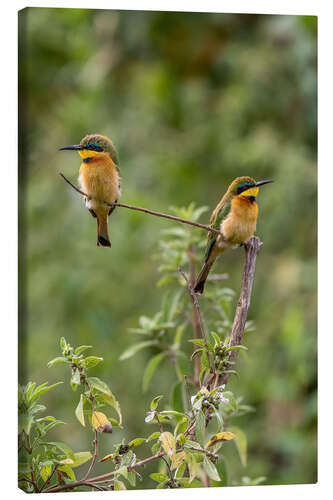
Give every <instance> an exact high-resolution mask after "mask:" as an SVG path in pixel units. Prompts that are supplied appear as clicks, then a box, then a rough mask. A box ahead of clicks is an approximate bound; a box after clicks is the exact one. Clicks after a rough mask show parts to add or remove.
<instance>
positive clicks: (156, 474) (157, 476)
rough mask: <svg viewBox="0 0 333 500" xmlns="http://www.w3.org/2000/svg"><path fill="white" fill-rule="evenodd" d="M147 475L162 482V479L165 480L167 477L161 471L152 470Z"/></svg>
mask: <svg viewBox="0 0 333 500" xmlns="http://www.w3.org/2000/svg"><path fill="white" fill-rule="evenodd" d="M149 477H150V478H151V479H153V480H154V481H157V482H158V483H162V481H167V480H168V479H169V478H168V476H167V475H166V474H162V473H161V472H153V473H152V474H149Z"/></svg>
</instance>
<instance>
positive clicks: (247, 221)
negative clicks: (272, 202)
mask: <svg viewBox="0 0 333 500" xmlns="http://www.w3.org/2000/svg"><path fill="white" fill-rule="evenodd" d="M257 217H258V205H257V202H256V201H254V202H251V201H250V200H249V199H248V198H247V197H246V196H235V197H234V198H233V199H232V202H231V210H230V213H229V215H228V216H227V218H226V219H225V220H224V221H223V222H222V224H221V231H222V232H223V235H224V237H225V238H226V239H227V240H228V243H230V245H237V244H241V243H245V242H246V241H248V240H249V239H250V238H251V236H253V234H254V232H255V230H256V223H257Z"/></svg>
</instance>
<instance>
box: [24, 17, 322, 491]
mask: <svg viewBox="0 0 333 500" xmlns="http://www.w3.org/2000/svg"><path fill="white" fill-rule="evenodd" d="M316 58H317V19H316V18H315V17H309V16H305V17H304V16H272V15H245V14H244V15H243V14H240V15H238V14H237V15H236V14H198V13H167V12H130V11H106V10H79V9H77V10H76V9H49V8H29V9H26V10H24V11H21V13H20V61H19V64H20V68H19V86H20V99H19V109H20V131H19V135H20V137H19V139H20V141H19V144H20V239H21V245H20V339H19V343H20V372H21V373H20V379H21V382H22V383H26V382H27V381H28V380H34V381H36V382H38V383H42V382H44V381H46V380H47V381H48V382H49V383H53V382H56V381H58V380H65V381H66V382H65V384H64V385H63V386H61V387H60V388H56V389H55V390H54V391H53V392H50V393H49V394H48V395H47V396H46V397H45V402H46V404H47V405H48V414H50V415H55V416H56V417H57V418H60V419H61V420H64V421H66V422H67V425H66V426H62V427H57V428H56V429H55V430H53V431H52V436H51V438H53V440H58V441H65V442H67V443H68V444H69V445H70V446H71V447H72V448H73V449H74V450H75V451H83V450H86V449H90V446H91V440H92V434H90V433H89V432H87V431H85V430H84V429H83V428H82V427H81V426H80V424H78V422H77V420H76V419H75V416H74V407H75V406H76V404H77V402H78V401H77V400H78V394H75V393H73V392H72V390H71V388H70V386H69V383H68V381H69V375H70V374H69V371H67V370H66V368H64V367H62V366H59V367H58V366H57V367H54V368H52V369H47V367H46V363H47V361H49V360H50V359H52V358H53V357H55V356H57V355H59V338H60V337H61V336H65V337H66V339H67V341H69V342H70V343H71V344H72V345H78V344H92V345H93V346H94V351H93V353H94V354H96V355H101V356H103V357H104V360H105V362H104V363H103V364H102V365H101V366H99V367H97V368H96V369H94V371H95V373H94V374H95V375H96V376H98V377H100V378H102V379H103V380H105V381H106V382H107V383H109V385H110V387H111V388H112V390H113V392H114V393H115V394H116V396H117V397H118V400H119V402H120V404H121V407H122V410H123V414H124V426H125V430H124V431H122V430H115V432H114V433H113V434H112V435H110V436H105V437H104V438H103V450H104V451H105V453H107V452H109V451H111V450H112V444H113V443H115V442H119V440H120V437H119V436H124V437H125V438H126V439H132V438H133V437H136V436H147V435H149V434H150V432H153V430H156V429H155V428H153V427H154V426H147V424H144V416H145V410H146V409H147V405H148V403H149V401H150V400H151V398H152V396H155V395H157V394H163V393H167V392H168V390H169V388H170V386H171V385H172V383H173V382H174V381H175V375H174V372H173V370H172V368H171V367H168V366H167V365H166V364H165V365H161V368H160V370H159V373H158V375H157V376H156V377H155V382H154V384H153V385H151V388H150V389H149V391H148V392H147V394H144V395H143V394H142V391H141V377H142V373H143V370H144V367H145V366H146V362H147V359H148V355H149V353H148V352H145V351H144V352H142V353H139V354H138V355H137V356H135V357H134V358H131V359H130V360H127V361H123V362H121V361H119V356H120V354H121V353H122V352H123V351H124V349H125V348H127V347H128V346H129V345H130V344H131V342H133V341H134V339H133V335H132V334H130V333H128V331H127V330H128V328H129V327H136V326H137V324H138V322H137V321H138V317H139V316H140V315H142V314H144V315H147V316H152V315H153V314H154V313H155V312H156V311H157V310H158V309H159V306H160V299H161V295H162V291H161V289H159V288H156V282H157V280H158V279H159V273H158V272H157V264H158V263H157V262H156V261H154V260H153V259H152V255H153V254H154V253H156V252H157V250H158V240H159V238H160V231H161V230H162V229H166V228H168V227H170V226H169V224H170V223H169V222H168V221H165V220H162V219H157V218H154V217H151V216H148V215H143V214H138V213H136V212H131V211H128V210H125V209H118V210H116V211H115V212H114V214H113V215H112V218H111V220H110V222H111V224H110V228H111V231H110V233H111V240H112V249H111V251H108V250H103V249H101V248H97V247H96V234H95V233H96V228H95V225H96V222H95V220H94V219H93V218H92V217H91V216H90V214H89V213H88V212H87V211H86V209H85V208H84V205H83V202H82V200H81V199H80V196H79V195H78V194H77V193H75V192H74V191H73V190H72V189H71V188H70V187H69V186H68V185H66V184H65V183H64V181H63V180H62V179H61V178H60V177H59V172H60V171H61V172H63V173H64V174H65V175H66V176H67V177H69V178H70V179H71V180H72V181H73V182H75V183H76V181H77V176H78V169H79V165H80V159H79V157H78V156H77V155H76V154H75V153H68V152H59V151H58V148H59V147H61V146H64V145H67V144H72V143H77V142H79V141H80V139H81V138H82V137H83V136H84V135H86V134H87V133H101V134H104V135H107V136H109V137H111V138H112V140H113V142H114V144H115V145H116V147H117V149H118V151H119V156H120V167H121V174H122V183H123V196H122V199H121V201H123V202H128V203H131V204H136V205H140V206H146V207H148V208H152V209H155V210H160V211H166V212H167V211H168V209H169V206H170V205H178V206H182V205H188V204H189V203H190V202H191V201H195V203H196V204H197V205H208V206H209V208H210V210H212V209H213V208H214V207H215V205H216V204H217V202H218V201H219V199H220V197H221V195H222V194H223V193H224V191H225V189H226V188H227V186H228V184H229V183H230V182H231V181H232V180H233V178H235V177H237V176H240V175H250V176H252V177H254V178H255V179H257V180H261V179H266V178H274V179H275V181H276V182H275V184H273V185H272V186H269V187H267V188H264V189H263V190H262V191H261V193H260V197H259V205H260V215H259V221H258V226H257V234H258V235H260V237H261V239H262V240H263V242H264V246H263V248H262V250H261V252H260V255H259V258H258V261H257V270H256V279H255V284H254V291H253V298H252V304H251V309H250V314H249V319H251V320H254V322H255V325H256V330H255V331H254V332H251V333H249V334H248V336H247V338H246V339H245V343H246V345H247V346H248V348H249V355H248V357H247V359H245V357H242V359H241V360H240V362H239V364H238V368H239V372H240V379H239V380H237V379H234V380H232V381H231V382H230V387H231V388H233V389H234V390H235V393H236V394H243V395H244V399H245V402H246V403H248V404H251V405H253V406H255V408H256V412H255V413H253V414H250V415H248V416H246V417H242V428H243V429H244V430H246V432H247V435H248V440H249V452H248V455H249V456H248V466H247V468H243V467H242V465H241V464H240V463H239V459H238V457H237V453H236V450H235V448H234V447H233V446H229V447H228V449H227V447H226V455H227V456H228V461H229V472H230V477H231V480H232V481H234V482H235V483H237V484H238V483H239V480H240V477H241V476H244V475H246V476H251V477H253V476H266V477H267V480H266V484H281V483H289V484H290V483H311V482H315V481H316V478H317V457H316V446H317V443H316V409H317V407H316V388H317V379H316V369H317V357H316V306H317V298H316V285H317V261H316V255H317V249H316V233H317V227H316V226H317V215H316V211H317V205H316V196H317V172H316V158H317V121H316V120H317V94H316V91H317V60H316ZM201 221H202V222H203V223H207V222H208V213H207V214H205V215H203V216H202V218H201ZM202 237H203V238H206V234H205V233H203V235H202ZM242 266H243V252H242V251H240V250H238V251H234V252H228V253H226V254H225V256H224V257H223V259H221V260H220V261H219V263H218V264H217V265H216V268H215V272H228V273H229V280H228V282H227V283H226V286H228V287H230V288H233V289H235V291H236V294H238V292H239V286H240V278H241V272H242ZM235 303H236V301H235ZM141 455H144V451H142V450H141ZM146 456H148V451H147V455H146ZM102 465H103V466H102ZM102 465H101V466H99V467H100V468H97V470H98V471H105V464H102ZM149 484H151V482H150V481H148V482H144V483H142V487H148V485H149Z"/></svg>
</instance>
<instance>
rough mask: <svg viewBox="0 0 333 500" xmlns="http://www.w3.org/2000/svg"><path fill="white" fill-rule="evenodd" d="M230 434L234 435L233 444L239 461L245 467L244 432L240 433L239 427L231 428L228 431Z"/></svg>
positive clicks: (245, 443) (245, 440) (245, 448)
mask: <svg viewBox="0 0 333 500" xmlns="http://www.w3.org/2000/svg"><path fill="white" fill-rule="evenodd" d="M229 430H230V431H231V432H233V433H234V434H236V438H235V440H234V441H235V444H236V448H237V451H238V454H239V458H240V461H241V463H242V465H243V467H246V462H247V438H246V434H245V432H244V431H242V430H241V429H240V428H239V427H231V428H230V429H229Z"/></svg>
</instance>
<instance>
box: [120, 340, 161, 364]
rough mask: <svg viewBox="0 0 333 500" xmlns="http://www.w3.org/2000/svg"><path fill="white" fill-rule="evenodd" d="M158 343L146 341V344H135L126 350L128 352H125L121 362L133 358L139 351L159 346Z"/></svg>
mask: <svg viewBox="0 0 333 500" xmlns="http://www.w3.org/2000/svg"><path fill="white" fill-rule="evenodd" d="M157 344H158V342H157V340H145V341H144V342H139V343H138V344H133V345H131V347H129V348H128V349H126V351H124V352H123V354H122V355H121V356H120V358H119V359H120V360H121V361H123V360H124V359H128V358H131V357H132V356H134V354H136V353H137V352H138V351H140V350H141V349H144V348H145V347H149V346H152V345H157Z"/></svg>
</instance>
